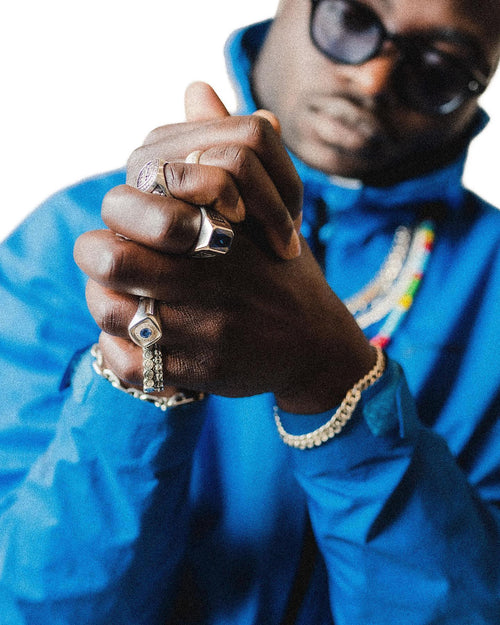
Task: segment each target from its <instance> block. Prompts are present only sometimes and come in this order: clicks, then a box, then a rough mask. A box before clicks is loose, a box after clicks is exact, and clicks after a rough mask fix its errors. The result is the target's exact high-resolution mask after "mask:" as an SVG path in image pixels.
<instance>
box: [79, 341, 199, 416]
mask: <svg viewBox="0 0 500 625" xmlns="http://www.w3.org/2000/svg"><path fill="white" fill-rule="evenodd" d="M90 353H91V354H92V356H93V357H94V361H93V362H92V367H93V368H94V371H95V372H96V373H98V374H99V375H100V376H101V377H102V378H104V379H105V380H107V381H108V382H110V383H111V385H112V386H114V387H115V388H116V389H118V390H119V391H123V392H124V393H127V395H131V396H132V397H135V399H140V400H141V401H145V402H148V403H150V404H153V405H154V406H156V407H157V408H160V410H163V411H165V410H167V408H176V407H177V406H184V405H185V404H191V403H193V402H195V401H201V400H202V399H204V398H205V394H204V393H197V392H196V391H177V392H176V393H174V394H173V395H171V396H170V397H159V396H155V395H148V394H147V393H144V391H141V389H138V388H134V387H133V386H131V387H126V386H123V384H122V383H121V381H120V379H119V378H118V376H117V375H116V374H115V373H113V371H111V369H106V368H105V367H104V366H103V364H104V361H103V357H102V352H101V348H100V347H99V345H98V344H97V343H95V344H94V345H92V348H91V350H90Z"/></svg>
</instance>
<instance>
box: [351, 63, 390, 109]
mask: <svg viewBox="0 0 500 625" xmlns="http://www.w3.org/2000/svg"><path fill="white" fill-rule="evenodd" d="M397 60H398V59H397V56H396V55H394V54H390V55H389V54H385V55H381V56H377V57H375V58H373V59H371V60H369V61H367V62H366V63H363V64H362V65H357V66H356V67H352V68H351V69H352V72H351V79H352V82H353V83H354V84H355V85H356V87H357V89H358V91H359V93H360V95H364V96H366V97H369V98H376V97H377V96H380V95H381V94H383V93H384V92H386V91H387V89H388V87H389V83H390V81H391V77H392V73H393V71H394V67H395V65H396V63H397Z"/></svg>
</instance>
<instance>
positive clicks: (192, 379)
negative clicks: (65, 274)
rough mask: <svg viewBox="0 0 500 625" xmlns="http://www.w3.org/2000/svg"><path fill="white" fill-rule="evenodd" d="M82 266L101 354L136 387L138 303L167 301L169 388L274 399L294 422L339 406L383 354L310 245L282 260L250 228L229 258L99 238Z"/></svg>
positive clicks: (90, 241)
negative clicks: (133, 333) (133, 326)
mask: <svg viewBox="0 0 500 625" xmlns="http://www.w3.org/2000/svg"><path fill="white" fill-rule="evenodd" d="M75 256H76V259H77V261H78V263H79V265H80V266H81V267H82V269H83V270H84V271H86V273H88V274H89V276H90V278H91V280H89V282H88V287H87V300H88V305H89V309H90V312H91V313H92V315H93V316H94V318H95V320H96V321H97V323H98V324H99V326H100V327H101V328H102V329H103V331H104V332H103V334H102V335H101V339H100V342H101V348H102V351H103V353H104V355H105V360H106V364H107V366H109V367H110V368H111V369H112V370H113V371H114V372H115V373H116V374H117V375H118V376H119V377H120V378H121V379H122V380H124V381H125V382H126V383H128V384H131V385H134V386H136V385H137V384H140V382H141V371H142V359H141V358H142V357H141V349H140V348H138V347H137V346H135V345H134V344H133V343H132V342H131V341H130V340H129V338H128V333H127V326H128V323H129V322H130V320H131V319H132V317H133V316H134V313H135V311H136V309H137V296H140V295H145V296H148V297H153V298H155V299H156V300H157V301H158V312H159V314H160V316H161V322H162V327H163V338H162V339H161V345H162V347H163V353H164V376H165V381H166V383H168V384H169V385H172V386H177V387H181V388H190V389H193V390H198V391H205V392H212V393H217V394H221V395H225V396H247V395H253V394H258V393H263V392H267V391H269V392H273V393H274V394H275V395H276V396H277V400H278V402H279V405H280V406H281V407H282V408H283V409H286V410H290V411H292V412H319V411H322V410H327V409H328V408H331V407H333V406H334V405H336V404H337V403H338V402H339V401H340V400H341V399H342V398H343V396H344V395H345V393H346V391H347V390H348V389H349V388H350V387H351V386H352V385H353V384H354V383H355V382H357V380H358V379H359V378H361V377H362V376H363V375H364V374H365V373H366V372H367V371H368V370H369V369H370V368H371V366H372V365H373V362H374V356H373V353H372V350H371V348H370V346H369V344H368V343H367V341H366V339H365V338H364V336H363V335H362V333H361V331H360V330H359V328H358V327H357V325H356V323H355V321H354V320H353V319H352V317H351V315H350V314H349V313H348V312H347V310H346V309H345V308H344V306H343V304H342V303H341V302H340V301H339V300H338V299H337V298H336V297H335V295H334V294H333V293H332V291H331V290H330V288H329V287H328V285H327V284H326V282H325V280H324V277H323V275H322V273H321V270H320V268H319V267H318V265H317V264H316V261H315V260H314V258H313V257H312V254H311V253H310V251H309V249H308V247H307V245H306V244H305V243H304V244H303V252H302V254H301V257H300V258H297V259H295V260H292V261H288V262H283V261H281V260H279V259H275V258H272V257H270V256H269V255H268V254H267V253H266V252H265V251H263V250H262V249H261V248H260V247H259V246H258V245H256V244H255V243H254V242H253V240H252V238H251V236H249V235H248V234H247V233H246V232H245V231H244V228H241V229H240V230H239V231H238V232H237V236H236V238H235V241H234V244H233V249H232V250H231V253H230V254H229V255H227V256H225V257H220V258H214V259H206V260H197V259H191V258H186V257H183V256H173V255H165V254H162V253H160V252H158V251H156V250H154V249H150V248H146V247H144V246H142V245H139V244H137V243H135V242H134V241H130V240H124V239H121V238H119V237H116V236H115V235H114V234H113V233H111V232H107V231H99V232H94V233H88V234H86V235H83V236H82V237H81V238H80V239H79V241H78V243H77V246H76V250H75Z"/></svg>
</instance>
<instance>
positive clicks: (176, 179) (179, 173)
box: [163, 163, 189, 196]
mask: <svg viewBox="0 0 500 625" xmlns="http://www.w3.org/2000/svg"><path fill="white" fill-rule="evenodd" d="M163 171H164V175H165V182H166V183H167V189H168V190H169V191H170V193H171V194H172V195H173V196H175V194H176V192H177V193H179V192H182V191H185V190H186V189H187V188H188V187H189V174H188V171H187V169H186V167H184V166H183V164H182V163H166V165H165V167H164V170H163Z"/></svg>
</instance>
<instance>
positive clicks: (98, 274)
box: [74, 230, 219, 303]
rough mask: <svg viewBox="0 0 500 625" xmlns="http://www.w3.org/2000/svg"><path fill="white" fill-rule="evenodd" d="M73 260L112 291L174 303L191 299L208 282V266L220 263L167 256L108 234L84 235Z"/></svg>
mask: <svg viewBox="0 0 500 625" xmlns="http://www.w3.org/2000/svg"><path fill="white" fill-rule="evenodd" d="M74 257H75V261H76V263H77V265H78V266H79V267H80V269H81V270H82V271H83V272H84V273H86V274H87V275H88V276H89V278H91V279H92V280H94V281H95V282H97V283H98V284H100V285H102V286H104V287H106V288H108V289H110V290H112V291H117V292H118V293H128V294H131V295H137V296H144V297H152V298H154V299H158V300H165V301H169V302H173V303H177V302H182V301H187V300H188V299H189V298H192V297H193V295H192V294H193V293H197V292H198V291H199V290H200V285H203V283H204V282H205V280H206V271H207V269H206V267H207V263H208V262H210V263H211V264H212V263H217V262H218V261H219V259H218V258H214V259H208V260H206V261H203V262H200V261H199V260H196V259H192V258H189V257H185V256H167V255H165V254H162V253H160V252H157V251H156V250H153V249H150V248H149V247H145V246H143V245H140V244H139V243H136V242H135V241H131V240H128V239H124V238H123V237H121V236H117V235H116V234H115V233H113V232H111V231H109V230H95V231H93V232H86V233H84V234H82V235H81V236H80V237H79V238H78V239H77V241H76V244H75V250H74Z"/></svg>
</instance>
